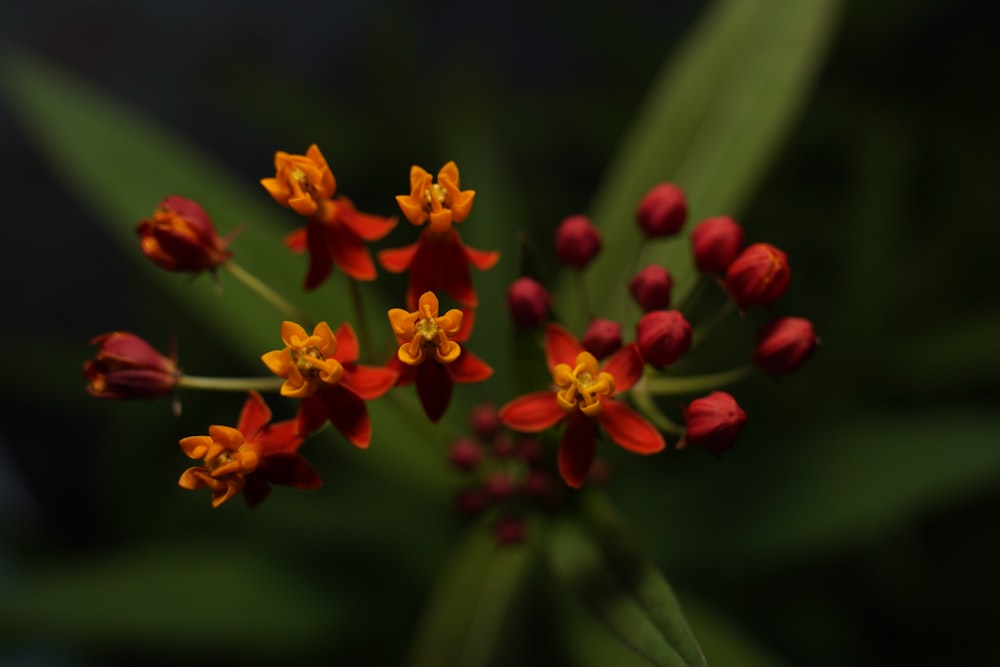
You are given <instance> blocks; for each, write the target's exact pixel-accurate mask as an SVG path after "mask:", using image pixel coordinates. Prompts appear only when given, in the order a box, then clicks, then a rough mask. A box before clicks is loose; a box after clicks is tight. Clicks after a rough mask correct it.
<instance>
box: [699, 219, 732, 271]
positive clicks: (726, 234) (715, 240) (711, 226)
mask: <svg viewBox="0 0 1000 667" xmlns="http://www.w3.org/2000/svg"><path fill="white" fill-rule="evenodd" d="M742 248H743V228H742V227H740V226H739V225H738V224H736V222H734V221H733V219H732V218H730V217H729V216H727V215H721V216H719V217H717V218H709V219H708V220H702V221H701V222H699V223H698V225H697V226H696V227H695V228H694V229H693V230H692V231H691V251H692V253H693V255H694V264H695V266H697V267H698V270H699V271H701V272H703V273H725V272H726V269H728V268H729V265H730V264H732V263H733V260H734V259H736V256H737V255H739V254H740V250H741V249H742Z"/></svg>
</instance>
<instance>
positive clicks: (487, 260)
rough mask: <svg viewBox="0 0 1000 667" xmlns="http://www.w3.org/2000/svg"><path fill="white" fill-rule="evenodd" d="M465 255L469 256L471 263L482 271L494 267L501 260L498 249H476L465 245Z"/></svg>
mask: <svg viewBox="0 0 1000 667" xmlns="http://www.w3.org/2000/svg"><path fill="white" fill-rule="evenodd" d="M463 248H464V249H465V256H466V257H468V258H469V263H470V264H472V265H473V266H474V267H476V268H477V269H479V270H480V271H486V270H487V269H491V268H493V265H494V264H496V263H497V261H499V260H500V253H499V252H497V251H496V250H476V249H475V248H470V247H469V246H463Z"/></svg>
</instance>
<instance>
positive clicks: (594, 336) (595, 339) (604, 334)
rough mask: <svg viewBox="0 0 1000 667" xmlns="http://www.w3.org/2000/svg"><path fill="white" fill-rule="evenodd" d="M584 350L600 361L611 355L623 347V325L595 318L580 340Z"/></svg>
mask: <svg viewBox="0 0 1000 667" xmlns="http://www.w3.org/2000/svg"><path fill="white" fill-rule="evenodd" d="M580 342H581V343H582V344H583V349H585V350H586V351H587V352H590V353H591V354H592V355H594V356H595V357H597V358H598V359H603V358H604V357H606V356H608V355H610V354H611V353H612V352H615V351H617V350H618V349H619V348H620V347H621V346H622V325H620V324H618V323H617V322H613V321H611V320H605V319H602V318H600V317H595V318H594V319H592V320H591V321H590V326H588V327H587V331H586V332H585V333H584V334H583V338H581V339H580Z"/></svg>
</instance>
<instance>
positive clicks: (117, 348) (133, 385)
mask: <svg viewBox="0 0 1000 667" xmlns="http://www.w3.org/2000/svg"><path fill="white" fill-rule="evenodd" d="M90 342H91V343H92V344H94V345H98V346H99V349H98V351H97V356H96V357H95V358H94V359H91V360H90V361H87V362H86V363H84V365H83V375H84V377H85V378H86V379H87V391H88V392H89V393H90V395H91V396H96V397H97V398H116V399H127V398H155V397H157V396H163V395H165V394H169V393H170V392H171V391H173V389H174V387H176V386H177V382H178V380H179V379H180V371H179V370H177V365H176V364H175V363H174V360H173V359H169V358H167V357H165V356H163V355H162V354H160V353H159V352H157V351H156V348H154V347H153V346H152V345H150V344H149V343H147V342H146V341H145V340H143V339H142V338H139V337H138V336H136V335H135V334H133V333H128V332H126V331H113V332H111V333H106V334H102V335H100V336H97V337H95V338H94V339H93V340H91V341H90Z"/></svg>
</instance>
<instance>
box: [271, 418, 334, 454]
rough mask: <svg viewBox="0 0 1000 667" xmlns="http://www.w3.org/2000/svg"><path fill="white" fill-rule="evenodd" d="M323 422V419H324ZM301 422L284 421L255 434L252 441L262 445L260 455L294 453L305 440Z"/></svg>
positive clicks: (295, 420)
mask: <svg viewBox="0 0 1000 667" xmlns="http://www.w3.org/2000/svg"><path fill="white" fill-rule="evenodd" d="M324 421H325V419H324ZM305 436H306V434H305V433H304V432H303V431H302V425H301V422H299V420H297V419H286V420H285V421H280V422H275V423H274V424H271V425H270V426H267V427H265V428H264V429H262V430H261V431H259V432H258V433H257V435H256V436H255V437H254V441H255V442H257V443H259V444H261V445H262V452H261V453H262V455H263V456H271V455H272V454H278V453H288V452H294V451H295V450H297V449H298V448H299V445H301V444H302V441H303V440H305Z"/></svg>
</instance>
